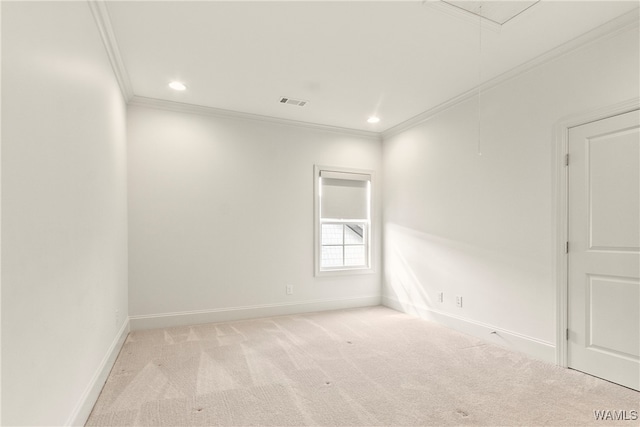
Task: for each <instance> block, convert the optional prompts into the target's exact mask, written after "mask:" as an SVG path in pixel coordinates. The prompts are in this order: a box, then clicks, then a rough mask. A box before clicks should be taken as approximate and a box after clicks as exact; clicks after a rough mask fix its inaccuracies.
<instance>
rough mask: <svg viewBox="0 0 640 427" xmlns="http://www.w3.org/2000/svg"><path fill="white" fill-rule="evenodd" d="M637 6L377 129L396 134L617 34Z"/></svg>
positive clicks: (634, 22) (634, 18) (628, 26)
mask: <svg viewBox="0 0 640 427" xmlns="http://www.w3.org/2000/svg"><path fill="white" fill-rule="evenodd" d="M639 12H640V8H635V9H633V10H631V11H629V12H627V13H625V14H623V15H620V16H619V17H617V18H615V19H613V20H611V21H609V22H607V23H605V24H602V25H601V26H599V27H596V28H594V29H593V30H591V31H588V32H586V33H584V34H582V35H580V36H578V37H576V38H574V39H572V40H569V41H568V42H566V43H564V44H561V45H560V46H557V47H555V48H553V49H551V50H549V51H547V52H545V53H543V54H542V55H539V56H537V57H535V58H533V59H531V60H530V61H527V62H525V63H523V64H521V65H519V66H517V67H515V68H512V69H511V70H509V71H507V72H505V73H502V74H500V75H499V76H496V77H494V78H492V79H490V80H487V81H485V82H483V83H481V84H480V85H478V86H476V87H474V88H473V89H470V90H468V91H466V92H464V93H461V94H460V95H458V96H456V97H454V98H451V99H449V100H447V101H445V102H443V103H441V104H439V105H437V106H435V107H433V108H431V109H429V110H427V111H424V112H422V113H420V114H418V115H416V116H414V117H412V118H410V119H408V120H406V121H404V122H402V123H399V124H397V125H395V126H393V127H390V128H389V129H386V130H384V131H382V132H381V135H382V139H386V138H390V137H392V136H394V135H397V134H399V133H400V132H403V131H405V130H408V129H410V128H412V127H414V126H417V125H419V124H420V123H423V122H425V121H427V120H429V119H431V118H432V117H434V116H436V115H437V114H439V113H441V112H443V111H444V110H447V109H449V108H451V107H453V106H455V105H457V104H459V103H462V102H464V101H467V100H469V99H472V98H474V97H476V96H478V94H479V93H482V92H485V91H488V90H490V89H492V88H494V87H496V86H498V85H500V84H502V83H505V82H507V81H508V80H511V79H514V78H516V77H518V76H520V75H522V74H524V73H527V72H529V71H531V70H533V69H535V68H537V67H541V66H543V65H545V64H548V63H550V62H553V61H555V60H556V59H559V58H561V57H563V56H566V55H569V54H571V53H573V52H576V51H578V50H580V49H583V48H586V47H588V46H590V45H592V44H594V43H597V42H600V41H603V40H606V39H608V38H612V37H615V36H617V35H619V34H622V33H625V32H627V31H631V30H634V29H637V28H638V27H639V26H640V15H639Z"/></svg>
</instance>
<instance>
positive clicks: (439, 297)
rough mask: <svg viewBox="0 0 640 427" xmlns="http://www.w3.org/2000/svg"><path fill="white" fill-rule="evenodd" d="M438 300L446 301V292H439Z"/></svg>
mask: <svg viewBox="0 0 640 427" xmlns="http://www.w3.org/2000/svg"><path fill="white" fill-rule="evenodd" d="M438 302H444V292H438Z"/></svg>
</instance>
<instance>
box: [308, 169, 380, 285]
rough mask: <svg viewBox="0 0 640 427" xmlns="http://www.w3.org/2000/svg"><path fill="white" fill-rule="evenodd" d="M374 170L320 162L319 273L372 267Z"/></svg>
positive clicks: (318, 200) (318, 179) (317, 188)
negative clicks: (372, 182)
mask: <svg viewBox="0 0 640 427" xmlns="http://www.w3.org/2000/svg"><path fill="white" fill-rule="evenodd" d="M371 177H372V174H371V173H370V172H363V171H356V170H347V169H342V168H325V167H319V166H316V168H315V179H316V184H315V188H316V274H317V275H321V274H322V273H326V272H339V271H353V270H368V269H370V267H371V265H370V259H371V246H370V240H371Z"/></svg>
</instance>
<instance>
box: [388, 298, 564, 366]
mask: <svg viewBox="0 0 640 427" xmlns="http://www.w3.org/2000/svg"><path fill="white" fill-rule="evenodd" d="M382 305H384V306H385V307H389V308H392V309H394V310H397V311H401V312H403V313H407V314H412V315H414V316H418V317H420V318H422V319H426V320H430V321H432V322H435V323H438V324H441V325H443V326H446V327H448V328H451V329H455V330H456V331H459V332H462V333H465V334H468V335H472V336H474V337H477V338H480V339H481V340H483V341H486V342H490V343H492V344H496V345H499V346H502V347H506V348H508V349H510V350H515V351H519V352H521V353H524V354H526V355H528V356H530V357H533V358H534V359H538V360H542V361H544V362H549V363H553V364H555V363H556V348H555V346H554V345H553V344H552V343H550V342H547V341H543V340H539V339H537V338H533V337H529V336H526V335H523V334H519V333H517V332H513V331H508V330H506V329H502V328H497V327H495V326H492V325H489V324H486V323H482V322H477V321H475V320H471V319H466V318H464V317H459V316H455V315H452V314H449V313H444V312H442V311H438V310H434V309H432V308H429V307H425V306H419V305H416V304H413V303H411V302H406V301H399V300H398V299H396V298H391V297H386V296H383V297H382ZM493 332H495V333H493Z"/></svg>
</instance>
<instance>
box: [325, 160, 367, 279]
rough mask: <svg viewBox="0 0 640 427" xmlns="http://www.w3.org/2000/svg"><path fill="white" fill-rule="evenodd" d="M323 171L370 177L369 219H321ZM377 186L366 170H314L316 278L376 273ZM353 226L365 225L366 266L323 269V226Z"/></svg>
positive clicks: (332, 168)
mask: <svg viewBox="0 0 640 427" xmlns="http://www.w3.org/2000/svg"><path fill="white" fill-rule="evenodd" d="M321 171H327V172H341V173H352V174H364V175H369V177H370V179H369V181H368V182H369V185H368V191H367V193H368V209H367V210H368V218H358V219H349V220H343V219H339V218H325V219H323V218H321V213H320V212H321V211H320V209H321V185H320V173H321ZM374 186H375V176H374V172H373V171H371V170H364V169H353V168H343V167H334V166H320V165H315V166H314V168H313V188H314V221H313V222H314V258H315V261H314V266H315V276H316V277H321V276H340V275H353V274H371V273H373V272H374V266H373V259H374V258H373V241H374V239H373V238H374V236H375V230H374V226H373V224H374V218H373V213H374V212H373V211H374V210H373V206H374V204H373V193H374V188H375V187H374ZM323 223H324V224H351V223H356V224H358V223H361V224H365V225H366V227H365V235H364V236H363V238H364V242H365V243H364V244H365V257H366V265H364V266H341V267H325V268H321V256H322V238H321V237H322V236H321V227H322V224H323Z"/></svg>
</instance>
